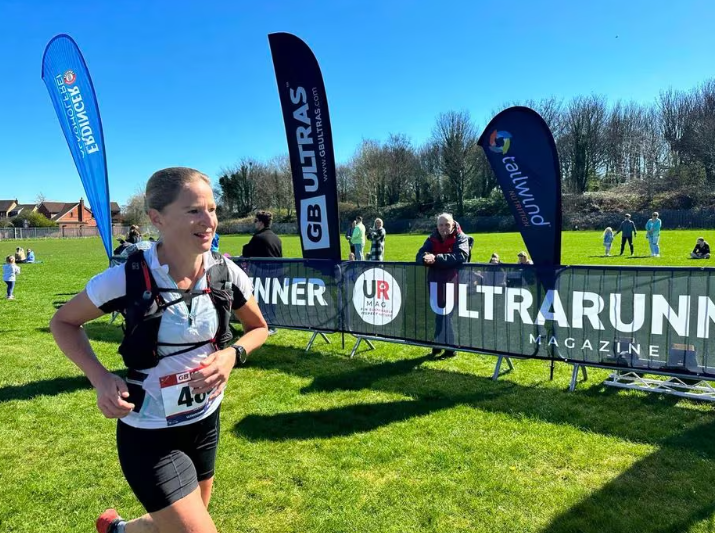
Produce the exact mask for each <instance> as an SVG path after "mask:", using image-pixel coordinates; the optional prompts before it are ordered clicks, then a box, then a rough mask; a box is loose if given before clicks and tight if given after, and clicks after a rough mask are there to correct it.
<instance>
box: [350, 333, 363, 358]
mask: <svg viewBox="0 0 715 533" xmlns="http://www.w3.org/2000/svg"><path fill="white" fill-rule="evenodd" d="M361 342H362V337H357V340H356V341H355V346H353V351H352V352H350V359H352V358H353V357H355V352H357V350H358V348H359V347H360V343H361Z"/></svg>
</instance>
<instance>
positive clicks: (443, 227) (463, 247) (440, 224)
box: [416, 213, 469, 358]
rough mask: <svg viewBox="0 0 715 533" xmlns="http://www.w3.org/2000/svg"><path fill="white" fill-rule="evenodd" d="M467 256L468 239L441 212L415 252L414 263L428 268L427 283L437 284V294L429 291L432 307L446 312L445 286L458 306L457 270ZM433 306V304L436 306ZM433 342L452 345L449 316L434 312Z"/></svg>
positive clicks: (448, 353)
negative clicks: (433, 226)
mask: <svg viewBox="0 0 715 533" xmlns="http://www.w3.org/2000/svg"><path fill="white" fill-rule="evenodd" d="M468 257H469V237H468V236H467V235H466V234H465V233H463V232H462V229H461V228H460V227H459V224H457V222H455V220H454V219H453V218H452V215H451V214H449V213H442V214H441V215H439V216H438V217H437V229H436V230H435V231H433V232H432V234H431V235H430V236H429V237H428V238H427V240H425V242H424V244H423V245H422V248H420V250H419V251H418V252H417V258H416V259H417V262H418V263H421V264H423V265H425V266H426V267H428V268H429V269H430V270H429V273H428V275H427V281H428V283H430V284H431V283H436V284H437V293H436V294H435V295H433V294H432V293H431V291H430V300H433V298H435V297H436V302H434V301H432V302H431V303H432V308H433V310H435V309H442V310H444V309H445V306H446V300H447V283H452V287H453V290H454V304H455V307H456V306H457V302H458V297H459V290H458V287H459V270H458V268H457V267H459V265H461V264H462V263H464V262H466V261H467V258H468ZM435 304H436V305H435ZM434 340H435V343H437V344H444V345H448V344H454V342H455V339H454V332H453V330H452V318H451V316H450V315H449V314H440V313H437V315H436V320H435V333H434ZM440 352H442V350H441V349H438V348H434V349H432V355H433V356H435V357H436V356H438V355H439V354H440ZM454 355H455V353H454V350H445V351H444V354H442V357H443V358H447V357H454Z"/></svg>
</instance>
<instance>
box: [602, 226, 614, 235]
mask: <svg viewBox="0 0 715 533" xmlns="http://www.w3.org/2000/svg"><path fill="white" fill-rule="evenodd" d="M606 233H613V228H612V227H611V226H608V227H607V228H606V229H605V230H604V232H603V234H604V235H605V234H606Z"/></svg>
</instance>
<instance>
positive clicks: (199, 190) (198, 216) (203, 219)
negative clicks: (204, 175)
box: [150, 179, 218, 253]
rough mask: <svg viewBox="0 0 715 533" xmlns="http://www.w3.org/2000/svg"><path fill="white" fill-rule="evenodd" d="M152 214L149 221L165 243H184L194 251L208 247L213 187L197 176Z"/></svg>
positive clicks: (213, 220) (212, 220) (213, 224)
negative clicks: (159, 232) (171, 199)
mask: <svg viewBox="0 0 715 533" xmlns="http://www.w3.org/2000/svg"><path fill="white" fill-rule="evenodd" d="M151 214H152V213H151V212H150V215H151ZM153 214H154V217H153V218H152V222H154V225H155V226H157V228H158V229H159V230H160V231H161V234H162V238H163V240H164V242H165V243H167V244H169V243H175V244H178V245H180V246H187V247H190V249H191V250H192V251H194V252H196V253H203V252H206V251H208V250H210V249H211V240H212V239H213V236H214V232H215V231H216V226H217V225H218V221H217V219H216V202H215V201H214V195H213V191H212V190H211V187H210V186H209V184H208V183H206V182H205V181H203V180H201V179H197V180H195V181H192V182H191V183H189V184H187V185H185V186H184V188H183V189H182V190H181V193H180V194H179V196H178V197H177V198H176V200H174V201H173V202H172V203H170V204H169V205H167V206H166V207H165V208H164V210H163V211H162V212H161V213H159V212H158V211H154V212H153Z"/></svg>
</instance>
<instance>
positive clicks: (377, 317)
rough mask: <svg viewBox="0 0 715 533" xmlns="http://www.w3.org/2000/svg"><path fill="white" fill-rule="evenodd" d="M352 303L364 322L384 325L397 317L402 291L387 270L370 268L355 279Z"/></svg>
mask: <svg viewBox="0 0 715 533" xmlns="http://www.w3.org/2000/svg"><path fill="white" fill-rule="evenodd" d="M353 305H354V306H355V310H356V311H357V312H358V315H360V318H362V319H363V320H364V321H365V322H367V323H368V324H372V325H373V326H384V325H386V324H389V323H390V322H392V321H393V320H394V319H395V318H397V315H398V313H399V312H400V307H401V306H402V291H401V290H400V286H399V285H398V284H397V281H395V278H393V277H392V276H391V275H390V273H389V272H385V271H384V270H382V269H381V268H371V269H369V270H366V271H365V272H363V273H362V274H360V276H358V279H357V281H355V288H354V289H353Z"/></svg>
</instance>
